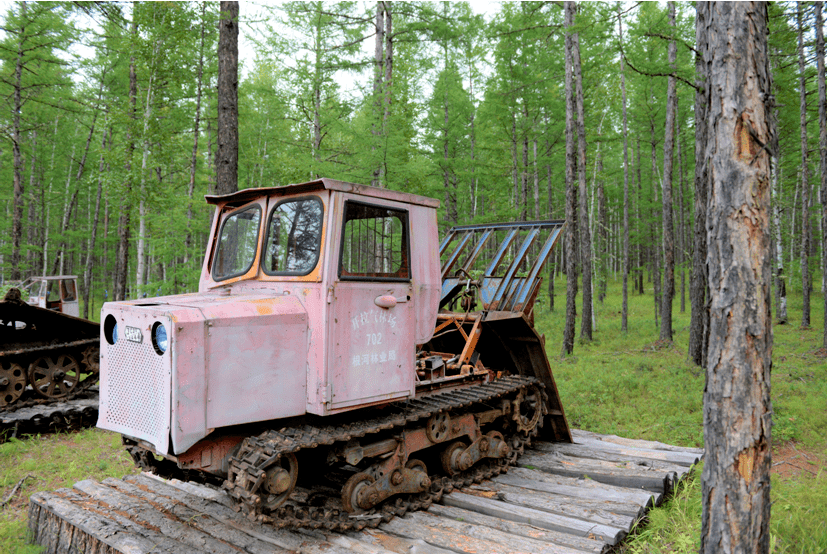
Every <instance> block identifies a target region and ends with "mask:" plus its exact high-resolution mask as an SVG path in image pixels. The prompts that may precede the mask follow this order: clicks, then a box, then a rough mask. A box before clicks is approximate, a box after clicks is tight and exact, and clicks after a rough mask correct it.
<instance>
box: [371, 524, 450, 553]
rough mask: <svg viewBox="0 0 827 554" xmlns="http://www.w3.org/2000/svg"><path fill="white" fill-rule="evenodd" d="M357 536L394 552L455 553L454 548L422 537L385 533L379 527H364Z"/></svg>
mask: <svg viewBox="0 0 827 554" xmlns="http://www.w3.org/2000/svg"><path fill="white" fill-rule="evenodd" d="M359 538H360V539H362V540H369V541H371V542H372V543H373V544H375V545H377V546H381V547H383V548H387V549H388V550H390V551H391V552H394V553H395V554H455V553H456V551H455V550H446V549H444V548H439V547H438V546H434V545H432V544H428V543H427V542H425V541H424V540H422V539H409V538H406V537H400V536H398V535H393V534H391V533H386V532H385V531H383V530H382V529H381V527H380V528H379V529H365V530H363V531H360V533H359Z"/></svg>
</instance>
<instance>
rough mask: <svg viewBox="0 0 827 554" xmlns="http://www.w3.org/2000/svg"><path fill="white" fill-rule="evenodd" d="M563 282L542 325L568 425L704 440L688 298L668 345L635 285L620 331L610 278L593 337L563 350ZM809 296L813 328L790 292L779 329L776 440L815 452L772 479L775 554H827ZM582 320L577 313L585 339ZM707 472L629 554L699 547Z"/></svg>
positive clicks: (824, 418) (825, 444)
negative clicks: (804, 463) (796, 468)
mask: <svg viewBox="0 0 827 554" xmlns="http://www.w3.org/2000/svg"><path fill="white" fill-rule="evenodd" d="M561 281H562V283H561V282H558V283H557V296H556V297H555V301H556V303H557V305H556V310H555V311H554V312H550V311H549V309H548V303H547V297H546V298H544V299H543V300H545V301H546V302H545V305H542V306H541V307H540V308H539V309H538V310H537V311H536V312H537V313H536V326H537V328H538V330H539V331H541V332H543V333H545V336H546V351H547V353H548V356H549V360H550V361H551V363H552V368H553V371H554V377H555V380H556V383H557V388H558V390H559V392H560V398H561V401H562V404H563V407H564V410H565V412H566V417H567V418H568V421H569V424H570V425H571V426H572V427H575V428H581V429H586V430H589V431H594V432H598V433H609V434H616V435H620V436H624V437H628V438H633V439H646V440H657V441H661V442H665V443H669V444H676V445H682V446H693V447H702V446H703V389H704V372H703V370H702V369H701V368H698V367H696V366H695V365H694V364H692V363H691V362H690V361H689V360H688V359H687V348H688V342H689V299H688V297H687V299H686V312H685V313H680V312H679V307H680V297H679V296H677V297H676V299H675V302H674V304H673V306H674V307H673V310H674V314H673V329H674V337H673V343H672V344H671V345H668V344H667V345H664V344H663V343H661V342H659V341H658V336H659V327H657V326H656V325H655V319H654V313H655V307H654V302H653V300H652V296H651V294H649V295H645V296H640V295H637V294H634V293H631V291H630V295H629V329H628V332H627V333H622V332H621V331H620V307H621V294H620V286H619V284H615V283H611V284H610V288H609V295H608V296H607V297H606V299H605V300H604V301H603V303H598V302H596V303H595V307H596V310H595V311H596V313H597V315H596V319H597V331H596V332H595V333H594V340H593V341H591V342H588V343H585V342H583V341H582V340H579V341H578V342H577V343H576V344H575V347H574V352H573V353H572V354H571V355H569V356H565V357H564V356H562V335H563V325H564V322H565V281H564V280H561ZM679 294H680V293H679V292H678V295H679ZM811 302H812V304H811V306H812V308H813V314H814V317H813V318H812V322H813V326H811V327H810V328H809V329H801V326H800V323H801V311H802V301H801V295H800V294H798V295H790V296H789V297H788V311H789V319H788V323H787V324H785V325H774V328H773V333H774V341H773V367H772V383H771V390H772V403H773V430H772V435H773V443H774V446H780V445H783V444H787V443H790V441H792V443H793V444H797V445H800V447H802V448H806V449H807V450H808V451H809V452H814V453H815V455H816V457H817V459H818V461H816V462H810V465H809V466H808V469H807V470H805V471H802V472H801V473H799V474H796V475H794V476H791V477H784V478H782V477H779V476H778V475H773V476H772V480H771V500H772V515H771V523H770V533H771V535H770V542H771V551H772V552H773V553H775V554H792V553H806V554H816V553H819V554H823V553H825V552H827V471H824V460H825V459H827V441H825V437H827V408H825V407H827V359H825V358H824V357H823V352H822V351H820V347H821V340H822V336H823V331H824V327H823V319H822V314H821V313H820V309H819V308H820V306H822V305H823V304H822V297H821V295H820V294H819V293H815V294H813V295H812V297H811ZM580 303H581V299H580V297H579V296H578V305H579V304H580ZM578 309H581V307H580V306H578ZM580 323H581V321H580V318H579V317H578V318H577V322H576V331H577V334H576V336H577V337H578V338H580ZM700 475H701V469H700V467H699V468H696V469H695V471H694V472H693V473H692V475H691V477H690V478H689V479H688V480H686V481H685V482H683V483H682V484H681V486H680V487H679V488H678V490H677V491H676V493H675V494H674V496H673V497H672V498H671V499H670V500H669V501H668V502H667V503H666V504H664V505H663V506H662V507H660V508H657V509H654V510H652V511H651V512H650V513H649V517H648V519H647V521H646V522H645V525H643V526H641V528H640V529H637V530H636V532H635V533H634V534H633V536H632V537H630V538H629V539H628V540H627V541H626V544H625V545H624V546H623V548H622V550H623V552H628V553H635V554H644V553H645V554H650V553H676V554H677V553H685V552H687V553H688V552H697V551H698V550H699V548H700V534H701V512H702V503H701V477H700Z"/></svg>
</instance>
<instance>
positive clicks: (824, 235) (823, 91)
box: [815, 2, 827, 348]
mask: <svg viewBox="0 0 827 554" xmlns="http://www.w3.org/2000/svg"><path fill="white" fill-rule="evenodd" d="M822 4H823V2H816V6H815V7H816V65H817V66H818V150H819V152H820V154H821V156H820V159H819V162H820V168H821V172H820V173H821V229H822V232H821V275H822V282H824V280H825V279H827V86H825V78H824V30H823V29H822V24H823V21H822V17H821V8H822ZM823 292H824V337H823V339H822V348H827V290H824V291H823Z"/></svg>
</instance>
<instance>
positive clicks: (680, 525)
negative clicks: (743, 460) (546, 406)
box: [0, 280, 827, 554]
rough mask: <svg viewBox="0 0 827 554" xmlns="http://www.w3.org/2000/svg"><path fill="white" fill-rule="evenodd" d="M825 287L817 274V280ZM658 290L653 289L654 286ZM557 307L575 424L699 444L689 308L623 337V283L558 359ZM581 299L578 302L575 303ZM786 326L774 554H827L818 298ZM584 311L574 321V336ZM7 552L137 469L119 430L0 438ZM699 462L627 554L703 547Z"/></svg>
mask: <svg viewBox="0 0 827 554" xmlns="http://www.w3.org/2000/svg"><path fill="white" fill-rule="evenodd" d="M814 282H819V281H817V280H816V281H814ZM647 285H648V287H649V290H651V284H648V283H647ZM556 286H557V294H556V296H555V301H556V306H555V310H554V312H550V311H549V309H548V297H547V296H546V295H545V294H543V295H542V298H541V301H540V302H539V303H538V307H537V309H536V326H537V329H538V330H539V331H540V332H541V333H544V334H545V336H546V350H547V352H548V355H549V359H550V360H551V362H552V368H553V371H554V375H555V379H556V382H557V387H558V389H559V392H560V397H561V399H562V403H563V407H564V410H565V412H566V416H567V418H568V421H569V424H570V425H571V426H572V427H575V428H579V429H585V430H588V431H594V432H597V433H610V434H615V435H620V436H623V437H628V438H633V439H648V440H657V441H661V442H666V443H670V444H676V445H681V446H695V447H700V446H703V388H704V374H703V372H702V371H701V370H700V369H699V368H697V367H696V366H694V365H693V364H691V363H690V362H689V361H688V360H687V356H686V351H687V342H688V334H689V331H688V329H689V304H688V299H687V305H686V311H685V313H680V312H679V309H680V297H679V296H678V297H677V298H676V300H675V303H674V306H675V308H674V309H675V313H674V317H673V321H674V330H675V335H674V342H673V343H672V344H663V343H661V342H659V341H658V340H657V339H658V327H657V326H656V325H655V319H654V313H655V312H654V303H653V301H652V297H651V296H650V295H645V296H640V295H637V294H630V296H629V331H628V333H626V334H625V335H624V334H623V333H621V332H620V305H621V297H620V286H619V284H616V283H612V282H610V288H609V295H608V296H607V298H606V299H605V300H604V302H603V303H602V304H601V303H596V313H597V315H596V317H597V324H598V325H597V330H596V331H595V333H594V340H593V341H592V342H591V343H587V344H586V343H582V342H581V341H579V340H578V342H577V343H576V344H575V350H574V354H573V355H571V356H568V357H566V358H561V357H560V351H561V345H562V329H563V322H564V314H565V283H564V282H561V281H560V280H558V282H557V283H556ZM578 302H579V299H578ZM788 302H789V316H790V319H789V321H790V323H788V324H786V325H775V326H774V347H773V368H772V401H773V412H774V413H773V420H774V425H773V431H772V433H773V442H774V444H773V468H772V491H771V495H772V501H773V505H772V521H771V546H772V552H774V553H776V554H779V553H783V554H787V553H823V552H827V471H825V468H827V408H825V406H827V358H825V357H824V352H823V351H822V350H820V347H821V339H822V336H823V335H822V334H823V329H824V328H823V326H822V325H823V317H822V314H821V313H820V312H821V310H820V307H821V306H822V305H823V304H822V297H821V295H820V294H814V295H813V297H812V308H813V314H814V317H813V326H812V327H811V328H810V329H805V330H802V329H801V326H800V320H801V296H800V294H799V295H797V296H795V295H792V296H791V297H790V298H788ZM579 336H580V318H579V317H578V319H577V337H578V338H579ZM0 468H2V473H0V502H2V501H3V500H5V499H6V497H7V495H9V493H10V492H11V491H12V489H13V488H14V486H15V485H16V484H17V483H18V481H20V480H21V479H23V478H24V477H26V475H31V478H28V479H26V480H25V481H24V482H23V483H22V485H21V486H20V490H19V491H18V492H17V493H16V494H15V495H14V496H13V497H12V498H11V499H10V501H9V504H8V505H7V506H5V507H3V508H0V552H4V553H5V552H15V553H17V552H20V553H36V552H39V551H40V549H39V548H38V547H35V546H27V545H26V543H25V540H26V516H27V511H28V501H29V496H30V495H31V494H33V493H35V492H37V491H43V490H55V489H57V488H61V487H71V486H72V485H73V484H74V483H75V482H77V481H80V480H82V479H87V478H93V479H98V480H101V479H105V478H106V477H117V478H120V477H123V476H124V475H127V474H130V473H136V472H137V471H136V469H135V468H134V466H133V465H132V461H131V459H130V458H129V456H128V455H127V454H126V452H125V451H124V450H123V448H122V447H121V442H120V437H119V436H117V435H115V434H113V433H109V432H106V431H101V430H97V429H87V430H84V431H80V432H77V433H70V434H58V435H52V436H42V437H32V438H29V439H26V440H12V441H11V442H7V443H4V444H2V445H0ZM700 475H701V468H697V469H696V470H695V471H694V472H693V474H692V476H691V477H690V478H689V479H687V480H685V481H684V482H683V483H682V484H681V486H680V487H679V488H678V490H677V491H676V493H675V494H674V495H673V496H672V498H671V499H670V500H669V501H668V502H667V503H665V504H664V505H663V506H662V507H661V508H657V509H655V510H652V511H651V512H650V513H649V516H648V518H647V520H646V521H645V522H644V524H642V525H641V526H639V529H638V530H637V532H636V533H635V534H634V535H633V536H632V537H631V538H629V539H627V540H626V541H625V542H624V544H623V545H622V547H621V549H620V550H621V552H623V553H629V554H631V553H635V554H638V553H647V554H648V553H656V552H658V553H684V552H686V553H689V552H693V553H694V552H697V551H698V548H699V544H700V529H701V486H700V484H701V479H700Z"/></svg>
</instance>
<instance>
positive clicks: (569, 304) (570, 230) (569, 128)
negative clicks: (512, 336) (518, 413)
mask: <svg viewBox="0 0 827 554" xmlns="http://www.w3.org/2000/svg"><path fill="white" fill-rule="evenodd" d="M576 9H577V7H576V6H575V3H574V2H572V1H567V2H565V4H564V10H565V26H566V54H565V55H566V88H565V90H566V222H567V226H566V227H567V228H566V237H565V238H566V326H565V327H564V329H563V352H562V355H563V356H565V355H566V354H571V353H572V352H573V351H574V316H575V308H574V301H575V294H576V292H577V270H576V268H575V265H574V256H575V254H574V250H575V246H574V236H575V233H576V230H577V222H576V221H575V219H574V217H575V216H574V211H575V209H576V206H575V196H574V195H575V193H574V165H575V153H574V98H573V96H572V65H573V64H572V49H573V47H572V43H573V41H572V32H571V27H572V26H573V25H574V10H576Z"/></svg>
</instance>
